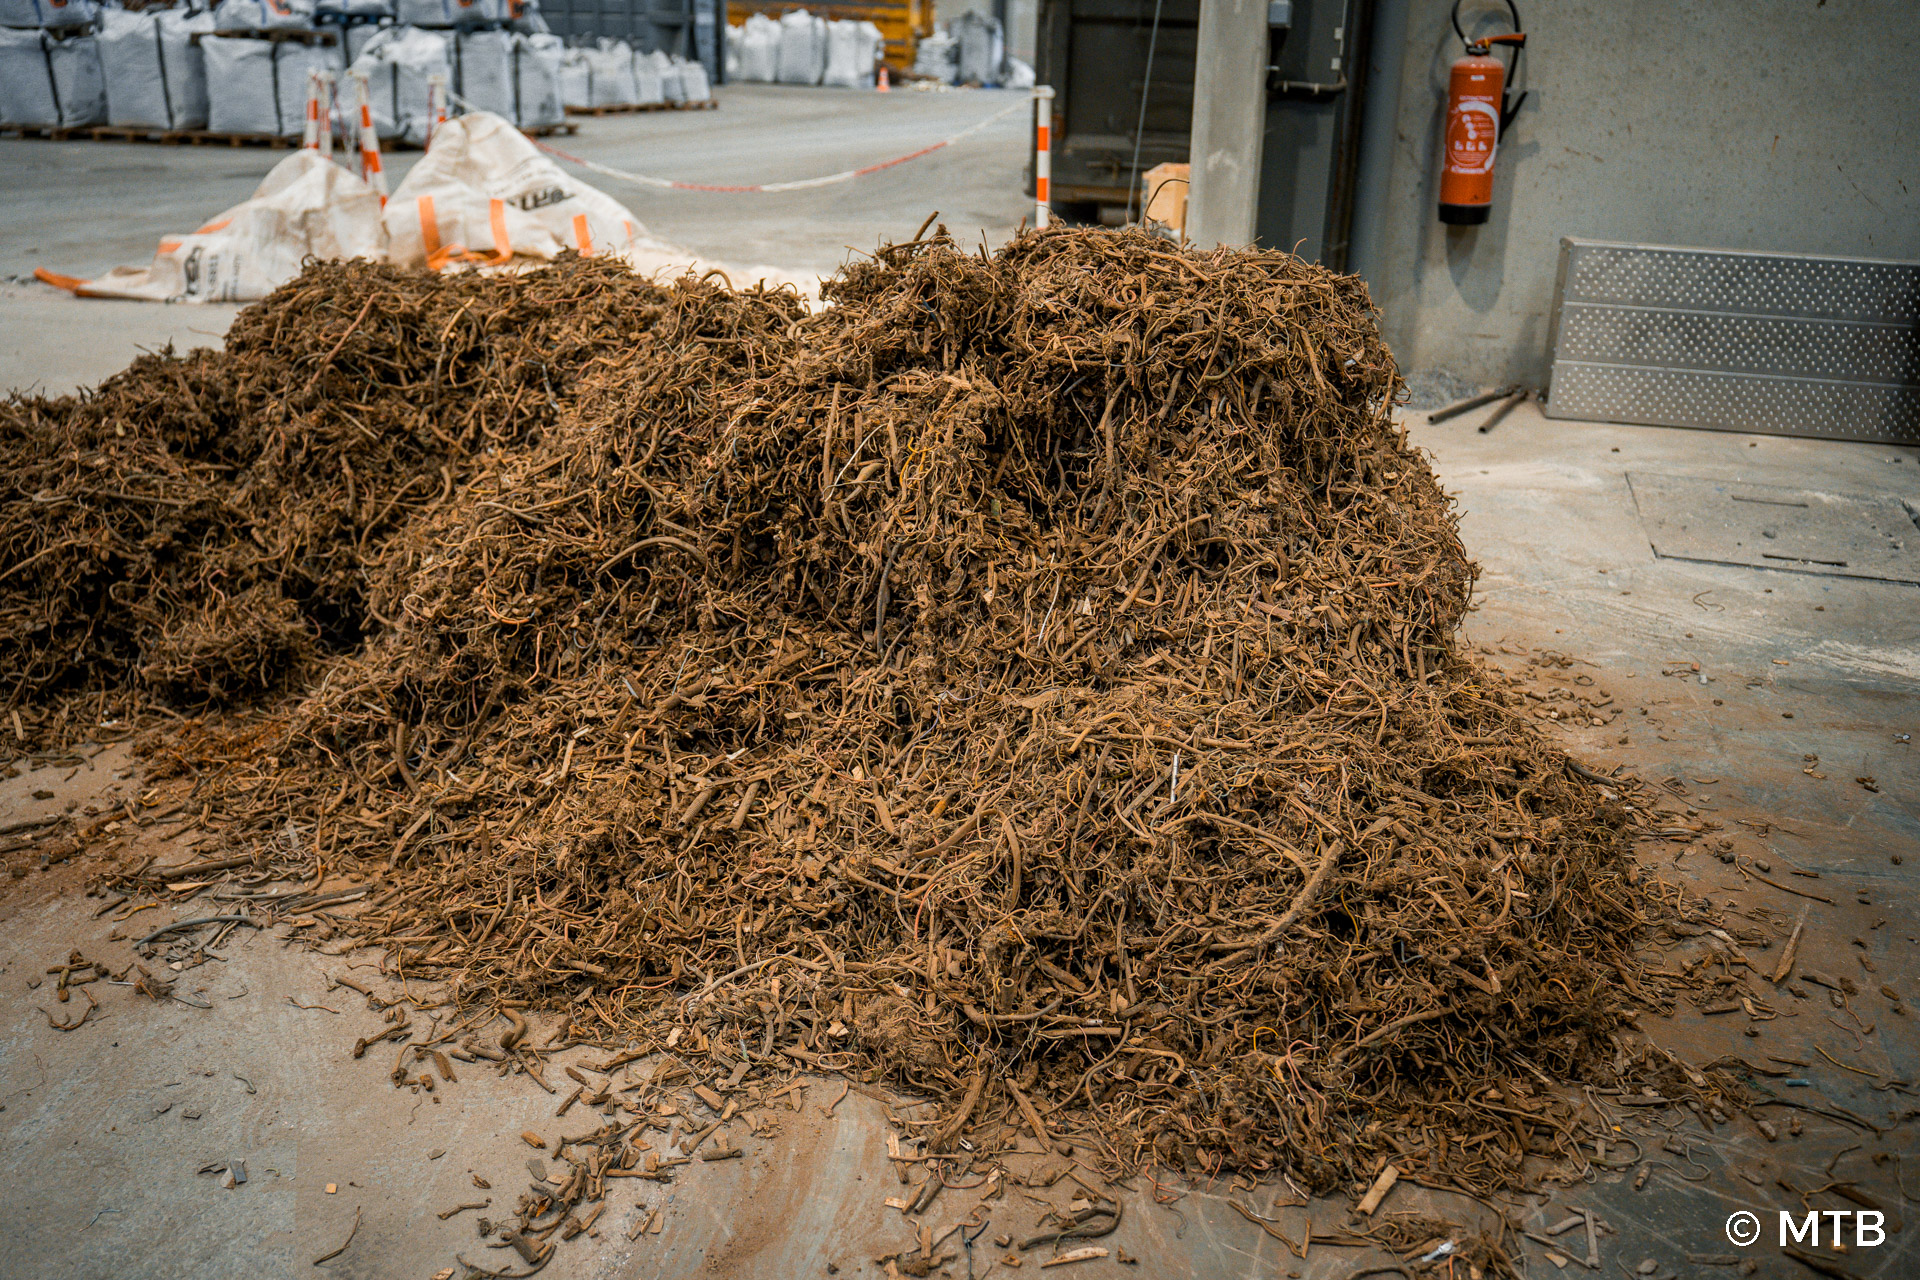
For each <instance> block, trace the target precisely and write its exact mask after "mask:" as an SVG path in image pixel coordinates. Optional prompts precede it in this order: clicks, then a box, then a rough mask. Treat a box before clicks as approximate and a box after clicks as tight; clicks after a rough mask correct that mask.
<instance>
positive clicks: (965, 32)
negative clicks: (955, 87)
mask: <svg viewBox="0 0 1920 1280" xmlns="http://www.w3.org/2000/svg"><path fill="white" fill-rule="evenodd" d="M947 32H948V34H949V35H951V36H952V37H953V39H954V43H955V44H956V45H957V46H958V48H959V52H960V66H959V69H958V71H956V72H955V81H954V82H955V83H956V84H978V85H986V86H989V87H991V86H993V85H996V84H999V83H1000V74H1001V64H1002V63H1003V62H1005V61H1006V56H1007V54H1006V44H1005V41H1004V40H1003V38H1002V36H1001V34H1000V21H999V19H997V18H991V17H988V16H987V15H986V14H984V13H980V12H978V11H976V10H972V9H969V10H968V11H967V12H965V13H963V14H961V15H960V16H959V17H957V18H955V19H954V20H953V21H952V22H950V23H948V24H947Z"/></svg>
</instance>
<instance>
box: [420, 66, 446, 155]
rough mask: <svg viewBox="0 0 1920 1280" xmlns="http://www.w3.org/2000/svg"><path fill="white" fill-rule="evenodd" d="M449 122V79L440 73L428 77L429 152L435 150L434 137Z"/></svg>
mask: <svg viewBox="0 0 1920 1280" xmlns="http://www.w3.org/2000/svg"><path fill="white" fill-rule="evenodd" d="M446 122H447V78H446V77H445V76H444V75H441V74H440V73H439V72H437V71H436V72H435V73H434V74H432V75H430V76H428V77H427V140H426V143H425V146H426V148H427V149H428V150H432V148H433V135H434V134H436V133H438V132H439V131H440V126H441V125H443V124H445V123H446Z"/></svg>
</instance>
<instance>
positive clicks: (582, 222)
mask: <svg viewBox="0 0 1920 1280" xmlns="http://www.w3.org/2000/svg"><path fill="white" fill-rule="evenodd" d="M573 243H574V244H575V245H576V246H577V247H578V248H579V250H580V256H581V257H583V258H591V257H592V256H593V233H592V232H590V231H588V230H587V215H586V214H584V213H576V214H574V215H573Z"/></svg>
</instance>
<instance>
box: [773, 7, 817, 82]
mask: <svg viewBox="0 0 1920 1280" xmlns="http://www.w3.org/2000/svg"><path fill="white" fill-rule="evenodd" d="M826 28H827V24H826V22H825V21H824V20H822V19H820V18H816V17H814V16H813V15H812V14H810V13H808V12H807V11H806V10H805V9H795V10H794V11H793V12H792V13H789V14H787V15H786V16H784V17H783V18H781V19H780V59H779V69H778V71H777V72H776V73H775V76H774V78H775V79H777V80H778V81H779V82H780V83H781V84H819V83H820V77H821V75H822V74H824V73H825V71H826V69H827V30H826Z"/></svg>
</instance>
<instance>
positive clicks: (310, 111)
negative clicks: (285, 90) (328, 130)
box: [300, 68, 326, 151]
mask: <svg viewBox="0 0 1920 1280" xmlns="http://www.w3.org/2000/svg"><path fill="white" fill-rule="evenodd" d="M323 74H324V73H323V72H321V71H320V70H319V69H318V68H315V69H314V70H311V71H309V72H307V120H306V124H305V125H304V126H302V128H301V130H300V149H301V150H302V151H318V150H319V149H320V111H321V107H322V100H323V99H324V98H325V97H326V89H325V82H324V81H322V80H321V78H320V77H321V76H322V75H323Z"/></svg>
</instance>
